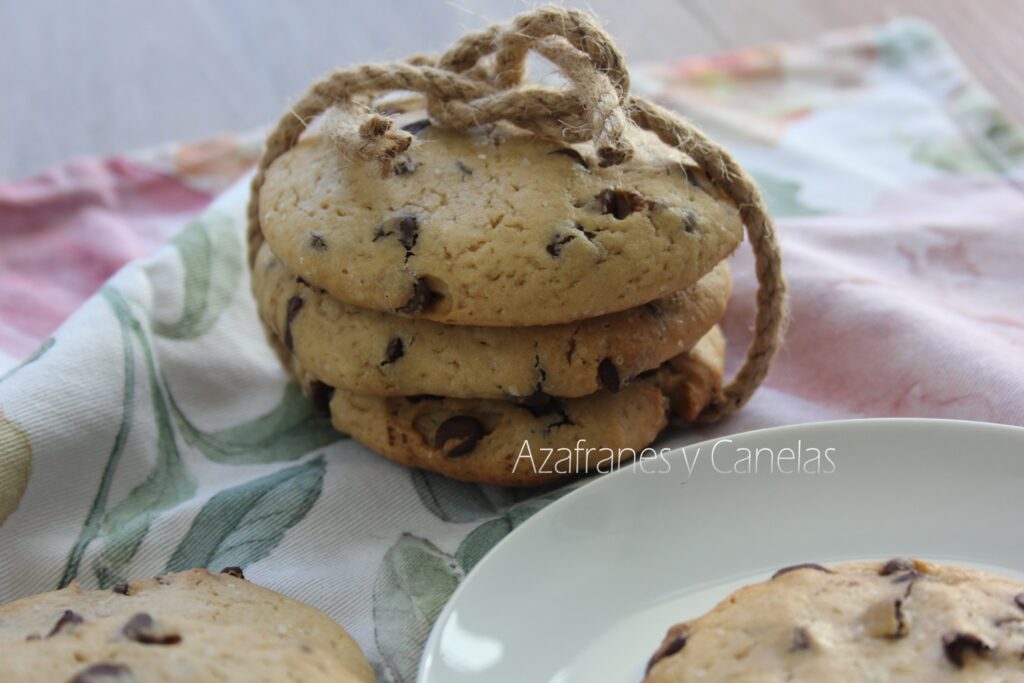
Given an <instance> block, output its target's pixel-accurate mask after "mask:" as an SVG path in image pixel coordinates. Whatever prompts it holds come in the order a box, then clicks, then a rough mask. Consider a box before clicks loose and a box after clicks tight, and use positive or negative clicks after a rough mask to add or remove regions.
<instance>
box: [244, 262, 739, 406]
mask: <svg viewBox="0 0 1024 683" xmlns="http://www.w3.org/2000/svg"><path fill="white" fill-rule="evenodd" d="M730 289H731V278H730V274H729V267H728V264H727V263H725V262H722V263H720V264H719V265H717V266H716V267H715V268H714V269H713V270H712V271H711V272H710V273H708V274H707V275H705V276H704V277H703V278H701V279H700V280H699V281H698V282H696V283H695V284H693V285H691V286H690V287H687V288H686V289H684V290H682V291H680V292H676V293H675V294H672V295H670V296H667V297H664V298H662V299H658V300H656V301H653V302H651V303H649V304H645V305H643V306H639V307H637V308H632V309H628V310H626V311H621V312H619V313H611V314H608V315H605V316H601V317H599V318H590V319H587V320H580V321H578V322H574V323H563V324H560V325H547V326H540V327H513V328H499V327H483V326H472V325H445V324H442V323H437V322H434V321H431V320H412V319H409V318H404V317H400V316H395V315H392V314H388V313H381V312H380V311H374V310H370V309H365V308H358V307H356V306H352V305H350V304H345V303H342V302H340V301H338V300H337V299H334V298H333V297H331V296H330V295H328V294H326V293H325V292H323V291H322V290H319V289H317V288H316V287H314V286H312V285H310V284H309V283H308V282H306V281H305V280H304V279H303V278H302V277H299V276H296V275H294V274H293V273H291V272H290V271H288V270H287V269H286V268H285V267H284V266H283V265H282V264H281V263H280V261H278V260H277V259H276V258H275V257H274V255H273V253H272V252H271V251H270V249H269V248H268V247H267V245H264V246H263V247H262V248H261V249H260V251H259V254H258V256H257V258H256V263H255V266H254V268H253V291H254V293H255V294H256V299H257V304H258V307H259V310H260V315H261V316H262V318H263V320H264V322H265V323H266V325H268V326H269V327H270V328H271V329H272V330H273V331H274V334H276V336H277V338H278V339H280V340H281V342H282V343H283V344H284V345H285V347H286V348H287V349H289V350H290V351H292V352H293V353H295V354H296V355H297V356H298V357H299V358H300V359H301V362H302V364H303V366H304V367H305V368H306V369H307V370H308V371H309V372H310V373H312V374H313V375H315V376H316V377H318V378H319V379H320V380H321V381H323V382H324V383H326V384H329V385H331V386H334V387H337V388H340V389H346V390H348V391H352V392H355V393H364V394H373V395H376V396H402V395H415V394H436V395H444V396H450V397H462V398H467V397H475V398H497V399H500V398H518V399H526V398H527V397H529V396H531V395H533V394H548V395H552V396H563V397H575V396H584V395H586V394H591V393H594V392H595V391H597V390H598V389H601V388H615V387H617V386H618V385H620V384H625V383H626V382H627V381H628V380H629V379H630V378H632V377H635V376H636V375H639V374H640V373H642V372H644V371H646V370H649V369H651V368H655V367H658V366H659V365H661V364H662V363H663V362H665V361H666V360H667V359H669V358H671V357H673V356H677V355H679V354H680V353H681V352H683V351H686V350H688V349H690V348H691V347H692V346H693V345H694V344H696V343H697V341H698V340H699V339H700V338H701V337H702V336H703V335H704V334H705V333H706V332H707V331H708V330H709V329H710V328H711V327H712V326H713V325H714V324H715V323H716V322H717V321H718V320H719V319H720V318H721V317H722V314H723V313H724V312H725V306H726V303H727V301H728V299H729V292H730Z"/></svg>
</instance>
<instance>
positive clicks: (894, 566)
mask: <svg viewBox="0 0 1024 683" xmlns="http://www.w3.org/2000/svg"><path fill="white" fill-rule="evenodd" d="M912 571H914V562H913V561H912V560H907V559H904V558H902V557H896V558H893V559H891V560H889V561H888V562H886V563H885V564H884V565H883V566H882V568H881V569H879V570H878V575H879V576H889V575H890V574H895V573H897V572H912Z"/></svg>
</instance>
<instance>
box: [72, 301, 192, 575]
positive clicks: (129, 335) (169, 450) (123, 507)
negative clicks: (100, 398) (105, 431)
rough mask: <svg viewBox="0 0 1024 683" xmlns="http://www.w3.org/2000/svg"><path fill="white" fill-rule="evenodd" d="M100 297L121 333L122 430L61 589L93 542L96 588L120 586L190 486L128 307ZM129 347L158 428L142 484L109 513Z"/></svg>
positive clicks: (150, 358)
mask: <svg viewBox="0 0 1024 683" xmlns="http://www.w3.org/2000/svg"><path fill="white" fill-rule="evenodd" d="M101 295H102V296H103V297H104V298H105V299H106V300H107V303H109V304H110V307H111V309H112V310H113V312H114V315H115V316H116V317H117V320H118V323H119V326H120V328H121V341H122V346H123V349H124V376H125V382H124V393H123V398H122V406H123V408H122V416H121V425H120V427H119V429H118V433H117V436H116V437H115V439H114V446H113V448H112V450H111V453H110V455H109V456H108V458H107V463H106V465H105V466H104V468H103V473H102V475H101V476H100V486H99V489H98V490H97V492H96V496H95V497H94V498H93V503H92V505H91V506H90V509H89V513H88V515H87V516H86V521H85V524H84V526H83V528H82V532H81V533H80V534H79V538H78V540H77V541H76V542H75V545H74V546H73V548H72V550H71V553H70V554H69V557H68V561H67V565H66V566H65V569H64V574H63V576H62V577H61V582H60V585H61V587H63V586H66V585H67V584H68V583H70V581H71V580H72V579H73V578H75V576H77V575H78V572H79V568H80V564H81V561H82V556H83V555H84V554H85V550H86V548H87V547H88V546H89V544H90V543H92V541H93V540H95V539H96V538H97V537H102V538H103V539H104V540H105V541H106V543H105V545H104V548H103V551H102V552H101V553H100V556H99V557H98V558H97V559H96V561H95V563H94V565H93V569H94V571H95V573H96V578H97V580H98V582H99V584H100V586H101V587H108V586H111V585H113V584H115V583H119V582H120V581H122V580H124V577H123V575H122V572H123V570H124V569H125V567H126V566H127V565H128V564H129V563H130V562H131V561H132V559H133V558H134V557H135V553H136V552H137V551H138V549H139V546H140V545H141V543H142V540H143V538H145V536H146V533H147V532H148V531H149V525H150V522H152V520H153V519H154V518H155V517H156V516H157V515H158V514H159V513H160V512H161V511H163V510H166V509H168V508H170V507H172V506H174V505H176V504H177V503H180V502H181V501H183V500H186V499H188V498H190V497H191V496H192V494H193V493H194V492H195V481H194V480H193V479H192V477H191V476H190V475H189V473H188V471H187V470H186V469H185V466H184V464H183V463H182V460H181V455H180V453H179V452H178V445H177V442H176V441H175V437H174V430H173V427H172V425H171V416H170V411H169V410H168V407H167V402H166V400H165V398H164V394H163V388H162V387H161V385H160V381H159V375H158V374H157V368H156V360H155V358H154V355H153V349H152V347H151V346H150V344H149V339H148V338H147V337H146V334H145V331H144V330H143V329H142V325H141V324H140V323H139V321H138V319H136V317H135V316H134V314H133V313H132V311H131V308H130V307H129V305H128V302H127V301H125V299H124V297H123V296H122V295H121V293H120V292H118V291H117V290H116V289H114V288H112V287H104V288H103V289H102V290H101ZM133 339H134V342H137V343H138V345H139V347H140V348H141V349H142V352H143V353H142V355H143V359H144V361H145V363H146V371H147V372H146V374H147V379H148V382H149V387H150V396H151V402H152V407H153V418H154V421H155V423H156V428H157V439H156V449H155V450H156V463H155V465H154V467H153V469H152V471H150V473H149V475H148V476H147V477H146V479H145V480H144V481H143V482H142V483H141V484H139V485H138V486H136V487H135V488H134V489H132V491H131V492H129V493H128V495H127V496H126V497H125V498H124V499H123V500H122V501H121V502H120V503H118V504H117V505H115V506H114V507H113V508H112V509H110V510H109V511H108V509H107V508H108V498H109V495H110V487H111V482H112V481H113V478H114V474H115V473H116V471H117V466H118V464H119V462H120V460H121V457H122V455H123V454H124V448H125V443H126V442H127V439H128V433H129V431H130V430H131V425H132V421H133V419H134V404H135V352H134V344H133Z"/></svg>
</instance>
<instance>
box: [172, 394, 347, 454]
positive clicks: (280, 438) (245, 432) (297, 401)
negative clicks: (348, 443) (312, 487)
mask: <svg viewBox="0 0 1024 683" xmlns="http://www.w3.org/2000/svg"><path fill="white" fill-rule="evenodd" d="M167 396H168V398H169V399H170V405H171V410H172V411H173V412H174V417H175V419H176V420H177V423H178V428H179V429H180V431H181V435H182V436H183V437H184V438H185V441H187V442H188V444H189V445H190V446H192V447H193V448H195V449H197V450H199V451H200V452H202V453H203V455H205V456H206V457H207V458H209V459H210V460H212V461H213V462H216V463H221V464H224V465H253V464H265V463H271V462H283V461H288V460H297V459H299V458H301V457H302V456H303V455H305V454H307V453H309V452H310V451H314V450H316V449H318V448H322V447H324V446H328V445H330V444H332V443H334V442H335V441H338V440H340V439H344V438H346V436H345V435H344V434H342V433H341V432H338V431H337V430H335V429H334V428H333V427H332V426H331V421H330V419H328V418H324V417H320V416H319V415H317V414H316V410H315V409H314V408H313V403H312V401H310V400H309V399H308V398H306V397H305V396H303V395H302V389H301V388H300V387H299V385H298V383H296V382H289V383H288V385H287V386H285V389H284V394H283V396H282V397H281V401H280V402H279V403H278V404H277V405H276V406H275V407H274V408H273V409H272V410H271V411H270V412H267V413H264V414H263V415H260V416H258V417H255V418H253V419H252V420H249V421H247V422H243V423H242V424H239V425H237V426H234V427H230V428H228V429H222V430H218V431H213V432H204V431H202V430H200V429H199V428H197V427H196V426H195V425H193V424H192V422H191V421H189V419H188V418H187V417H186V416H185V414H184V413H183V412H182V410H181V408H180V407H179V406H178V404H177V402H176V401H175V400H174V396H173V395H171V393H170V392H168V393H167Z"/></svg>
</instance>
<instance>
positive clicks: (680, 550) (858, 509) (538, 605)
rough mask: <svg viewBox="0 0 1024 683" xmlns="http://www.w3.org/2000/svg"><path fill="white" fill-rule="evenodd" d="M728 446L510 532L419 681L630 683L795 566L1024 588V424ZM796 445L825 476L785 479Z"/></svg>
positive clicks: (439, 633) (807, 435)
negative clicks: (899, 572) (685, 628)
mask: <svg viewBox="0 0 1024 683" xmlns="http://www.w3.org/2000/svg"><path fill="white" fill-rule="evenodd" d="M730 440H731V441H730ZM717 441H718V442H720V443H719V444H718V447H717V448H716V450H715V456H716V457H715V462H714V463H712V462H711V459H710V453H711V449H712V447H713V446H714V444H715V442H714V441H710V442H705V443H703V444H697V445H694V446H689V447H687V448H686V449H685V453H684V452H683V451H681V450H677V451H673V452H672V453H670V454H669V455H668V456H667V458H666V460H664V461H661V460H650V461H648V465H647V469H648V470H650V471H651V473H643V472H641V471H640V470H638V469H632V468H625V469H622V470H619V471H618V472H615V473H614V474H611V475H608V476H604V477H600V478H598V479H596V480H595V481H593V482H591V483H588V484H587V485H585V486H583V487H581V488H580V489H579V490H577V491H575V492H573V493H571V494H569V495H567V496H566V497H565V498H562V499H561V500H558V501H556V502H555V503H553V504H551V505H550V506H548V507H547V508H545V509H544V510H542V511H541V512H539V513H537V514H536V515H535V516H534V517H533V518H531V519H530V520H528V521H527V522H526V523H524V524H523V525H522V526H521V527H520V528H519V529H517V530H516V531H515V532H514V533H512V534H510V535H509V536H508V537H507V538H506V539H505V540H504V541H502V542H501V543H500V544H499V545H498V546H497V547H495V549H494V550H493V551H492V552H491V553H490V554H488V555H487V556H486V557H485V558H484V559H483V560H482V561H481V562H480V564H479V565H478V566H477V567H476V568H475V569H474V570H473V572H472V573H470V575H469V576H468V577H467V578H466V579H465V581H463V583H462V585H461V586H459V588H458V590H457V591H456V592H455V594H454V595H453V596H452V598H451V600H450V601H449V603H448V604H447V606H446V607H445V609H444V611H443V612H442V613H441V616H440V618H439V619H438V620H437V623H436V624H435V626H434V630H433V632H432V633H431V636H430V639H429V641H428V642H427V647H426V650H425V652H424V656H423V661H422V666H421V669H420V675H419V681H420V683H464V682H467V681H487V682H488V683H506V682H507V683H524V681H529V682H530V683H539V682H542V681H553V682H558V683H569V682H577V681H578V682H580V683H583V682H586V683H593V682H594V681H609V682H612V683H615V682H619V681H622V682H623V683H635V682H636V681H639V680H640V679H641V677H642V672H643V669H644V666H645V664H646V661H647V658H648V657H649V656H650V655H651V653H652V652H653V651H654V649H655V648H656V647H657V645H658V643H659V642H660V640H661V638H662V636H663V635H664V632H665V629H666V628H667V627H668V626H670V625H671V624H674V623H676V622H678V621H682V620H684V619H688V618H691V617H694V616H697V615H698V614H701V613H702V612H704V611H706V610H707V609H709V608H711V607H712V606H713V605H714V604H715V603H716V602H718V601H719V600H721V599H722V598H724V597H725V596H726V595H727V594H728V593H730V592H731V591H733V590H734V589H736V588H738V587H739V586H741V585H743V584H745V583H749V582H751V581H759V580H762V579H764V578H767V577H768V576H769V575H770V574H771V572H773V571H774V570H775V569H778V568H780V567H783V566H787V565H791V564H796V563H800V562H811V561H816V562H828V561H838V560H852V559H870V558H877V559H881V558H889V557H894V556H914V557H921V558H928V559H935V560H950V561H954V562H959V563H961V564H967V565H973V566H980V567H987V568H990V569H995V570H996V571H1000V572H1002V573H1004V574H1006V575H1009V576H1016V577H1017V578H1024V543H1021V542H1020V529H1019V527H1020V520H1021V519H1024V429H1021V428H1016V427H1005V426H999V425H990V424H982V423H971V422H953V421H939V420H858V421H849V422H830V423H818V424H810V425H797V426H792V427H782V428H777V429H767V430H761V431H756V432H748V433H745V434H741V435H737V436H732V437H728V440H727V439H719V440H717ZM744 448H746V449H751V450H753V449H761V451H760V461H759V462H760V468H759V471H758V472H757V473H756V474H753V473H751V474H737V473H732V474H723V473H720V472H717V471H716V470H715V468H714V467H713V466H712V465H713V464H714V465H715V466H717V469H718V470H728V469H737V467H735V466H736V465H739V466H740V467H739V468H740V469H741V468H742V463H741V462H740V461H741V460H742V459H743V458H744V457H745V456H746V455H747V453H746V452H745V451H743V450H742V449H744ZM787 448H788V449H797V448H799V449H800V451H801V454H802V456H803V462H802V467H804V468H810V469H812V470H813V469H814V466H813V463H812V464H808V458H809V457H810V458H813V451H811V450H810V449H812V448H816V449H819V451H822V453H823V455H822V457H821V460H820V462H821V463H822V466H821V467H820V468H819V469H821V470H822V471H821V472H819V473H816V474H815V473H806V472H804V473H800V474H796V473H781V472H780V471H779V460H778V458H779V456H780V455H781V457H782V460H781V467H782V468H783V469H785V470H787V471H790V470H792V469H793V467H794V465H795V461H794V460H791V459H789V457H790V454H789V451H786V450H785V449H787ZM829 448H831V449H834V450H832V451H830V452H829V453H828V455H829V457H830V459H831V461H832V462H833V463H834V471H833V472H831V473H825V472H824V470H826V469H832V468H831V467H830V466H828V464H827V461H826V459H825V457H824V451H825V449H829ZM697 453H699V455H696V454H697ZM684 456H685V457H684ZM773 457H774V464H775V468H776V469H775V472H774V473H773V472H770V471H769V470H768V467H769V465H768V464H767V463H768V462H769V460H771V459H773ZM687 460H689V462H691V463H693V462H694V461H695V463H696V464H695V466H694V467H693V471H692V473H690V472H689V471H688V468H687ZM669 466H670V467H669ZM666 469H669V471H668V472H665V471H664V470H666ZM654 470H660V471H659V472H657V473H655V472H654Z"/></svg>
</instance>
